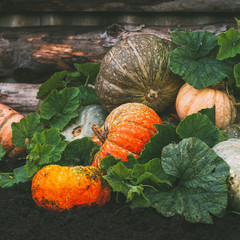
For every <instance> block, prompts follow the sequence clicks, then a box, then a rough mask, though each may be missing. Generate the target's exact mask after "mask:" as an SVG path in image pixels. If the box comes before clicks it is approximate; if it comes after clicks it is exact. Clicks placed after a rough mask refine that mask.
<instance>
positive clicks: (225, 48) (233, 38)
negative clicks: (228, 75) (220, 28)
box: [217, 28, 240, 60]
mask: <svg viewBox="0 0 240 240" xmlns="http://www.w3.org/2000/svg"><path fill="white" fill-rule="evenodd" d="M218 44H219V45H220V49H219V52H218V55H217V59H218V60H224V59H226V58H232V57H235V56H236V55H237V54H240V31H237V30H235V29H234V28H230V29H229V30H227V31H226V32H224V33H220V34H219V35H218Z"/></svg>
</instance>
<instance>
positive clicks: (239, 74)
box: [234, 62, 240, 87]
mask: <svg viewBox="0 0 240 240" xmlns="http://www.w3.org/2000/svg"><path fill="white" fill-rule="evenodd" d="M234 77H235V79H236V87H240V62H239V63H238V64H236V65H235V66H234Z"/></svg>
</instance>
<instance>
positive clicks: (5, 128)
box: [0, 104, 25, 157]
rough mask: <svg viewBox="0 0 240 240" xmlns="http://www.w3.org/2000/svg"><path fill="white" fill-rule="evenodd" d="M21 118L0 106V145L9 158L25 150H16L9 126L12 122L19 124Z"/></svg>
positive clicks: (13, 111) (14, 112) (16, 113)
mask: <svg viewBox="0 0 240 240" xmlns="http://www.w3.org/2000/svg"><path fill="white" fill-rule="evenodd" d="M22 118H23V115H21V114H20V113H18V112H16V111H15V110H13V109H12V108H10V107H8V106H6V105H4V104H0V144H1V145H2V148H3V150H4V151H5V152H6V154H7V155H8V156H9V157H17V156H19V155H21V154H22V153H23V152H24V151H25V148H16V147H15V146H14V145H13V144H12V128H11V125H12V123H13V122H19V121H20V120H21V119H22Z"/></svg>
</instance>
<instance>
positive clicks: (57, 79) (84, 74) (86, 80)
mask: <svg viewBox="0 0 240 240" xmlns="http://www.w3.org/2000/svg"><path fill="white" fill-rule="evenodd" d="M74 66H75V68H76V70H77V71H76V72H68V71H66V70H64V71H61V72H56V73H54V74H53V75H52V76H51V77H50V78H49V79H48V80H47V81H46V82H44V83H43V84H42V85H41V86H40V87H39V91H38V93H37V98H38V99H44V98H46V97H47V96H48V95H49V94H50V93H51V91H52V90H54V89H56V90H62V89H63V88H65V87H73V86H80V85H83V86H87V84H94V83H95V79H96V76H97V74H98V72H99V69H100V63H83V64H78V63H75V64H74Z"/></svg>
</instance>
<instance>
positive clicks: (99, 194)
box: [32, 165, 111, 211]
mask: <svg viewBox="0 0 240 240" xmlns="http://www.w3.org/2000/svg"><path fill="white" fill-rule="evenodd" d="M102 176H103V171H102V170H101V169H100V168H96V167H94V166H85V167H83V166H67V167H62V166H59V165H48V166H46V167H43V168H42V169H40V170H39V171H38V172H37V173H36V174H35V176H34V177H33V180H32V198H33V200H34V201H35V203H36V204H37V205H38V206H41V207H44V208H46V209H49V210H55V211H63V210H65V209H71V208H73V207H76V208H81V207H89V206H92V205H96V206H100V205H104V204H105V203H106V202H108V201H110V196H111V188H110V186H109V185H108V183H107V181H106V180H104V179H103V178H102Z"/></svg>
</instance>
